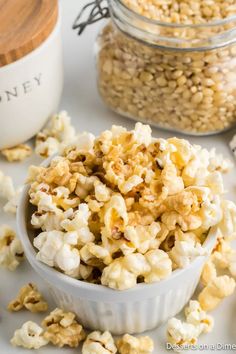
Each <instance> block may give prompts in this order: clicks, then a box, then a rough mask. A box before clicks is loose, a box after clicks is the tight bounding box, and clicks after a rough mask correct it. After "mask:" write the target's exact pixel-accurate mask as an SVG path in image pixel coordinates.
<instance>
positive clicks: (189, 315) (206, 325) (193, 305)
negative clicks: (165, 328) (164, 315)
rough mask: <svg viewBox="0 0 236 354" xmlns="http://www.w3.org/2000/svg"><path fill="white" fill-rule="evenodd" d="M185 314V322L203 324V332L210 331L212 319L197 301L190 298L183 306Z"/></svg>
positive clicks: (195, 324) (196, 324)
mask: <svg viewBox="0 0 236 354" xmlns="http://www.w3.org/2000/svg"><path fill="white" fill-rule="evenodd" d="M185 316H186V321H187V323H191V324H193V325H194V326H198V325H203V330H202V331H203V332H204V333H208V332H211V331H212V328H213V326H214V319H213V317H212V316H209V315H207V314H206V312H205V311H204V310H203V309H202V308H201V306H200V303H199V302H198V301H196V300H191V301H190V302H189V305H188V306H187V307H186V308H185Z"/></svg>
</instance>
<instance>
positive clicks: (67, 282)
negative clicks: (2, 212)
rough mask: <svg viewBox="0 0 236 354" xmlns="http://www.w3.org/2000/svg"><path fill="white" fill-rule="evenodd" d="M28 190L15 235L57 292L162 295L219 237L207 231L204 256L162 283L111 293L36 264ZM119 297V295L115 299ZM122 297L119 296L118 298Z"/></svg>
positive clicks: (22, 198) (215, 231) (26, 188)
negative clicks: (30, 223) (30, 236)
mask: <svg viewBox="0 0 236 354" xmlns="http://www.w3.org/2000/svg"><path fill="white" fill-rule="evenodd" d="M55 156H56V155H54V156H52V157H50V158H49V159H46V160H45V161H43V163H42V164H41V166H47V165H48V164H49V162H50V161H51V160H52V159H53V158H54V157H55ZM29 188H30V185H29V184H26V185H25V186H24V188H23V190H22V192H21V195H20V199H19V205H18V207H17V231H18V235H19V238H20V240H21V242H22V245H23V248H24V251H25V254H26V258H27V259H28V261H29V262H30V264H31V266H32V267H33V268H34V269H35V270H36V271H37V272H38V273H39V274H40V275H41V276H43V278H48V279H50V282H52V283H54V285H55V286H57V287H59V288H61V289H64V290H65V289H66V288H67V287H70V288H71V287H73V288H74V289H78V288H79V289H80V290H82V291H83V292H85V293H87V292H96V293H100V294H101V295H102V294H103V295H104V294H108V293H109V294H110V295H112V296H114V295H115V297H116V298H117V297H122V298H123V297H126V296H127V295H129V296H130V295H131V296H132V294H135V293H139V292H144V291H145V292H146V291H147V290H148V291H150V294H151V293H152V291H157V290H158V291H160V290H162V291H164V290H165V289H166V288H170V285H169V284H170V283H171V282H172V281H175V282H179V279H180V278H181V277H183V276H185V274H187V273H191V272H192V270H193V269H194V268H196V267H197V268H199V267H200V266H202V265H203V263H204V260H205V259H206V258H207V257H209V256H210V253H211V252H212V250H213V248H214V246H215V243H216V240H217V238H218V237H219V236H220V230H219V228H218V227H217V226H214V227H212V228H210V230H209V232H208V235H207V238H206V240H205V241H204V243H203V247H204V248H205V250H206V255H203V256H198V257H196V258H195V259H194V260H193V261H192V262H191V263H190V265H189V266H188V267H186V268H182V269H176V270H173V271H172V273H171V275H170V276H169V277H167V278H165V279H162V280H160V281H158V282H154V283H150V284H147V283H139V284H137V285H136V286H135V287H133V288H130V289H127V290H115V289H111V288H109V287H107V286H104V285H102V284H92V283H89V282H86V281H82V280H79V279H75V278H72V277H71V276H69V275H66V274H64V273H61V272H60V271H58V270H57V269H55V268H53V267H49V266H48V265H46V264H44V263H43V262H41V261H39V260H37V259H36V254H37V253H36V251H35V249H34V247H33V245H32V243H31V242H30V240H29V233H28V227H27V224H28V223H27V220H28V218H27V217H28V207H29V205H30V203H29V194H28V192H29ZM119 294H120V295H119ZM121 294H123V296H121Z"/></svg>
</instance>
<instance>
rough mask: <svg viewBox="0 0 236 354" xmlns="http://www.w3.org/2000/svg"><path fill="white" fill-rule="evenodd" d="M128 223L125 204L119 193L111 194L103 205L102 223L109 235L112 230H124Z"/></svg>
mask: <svg viewBox="0 0 236 354" xmlns="http://www.w3.org/2000/svg"><path fill="white" fill-rule="evenodd" d="M127 223H128V215H127V210H126V205H125V201H124V199H123V197H122V196H121V195H118V194H117V195H113V196H112V197H111V199H110V200H109V202H107V203H106V204H105V206H104V224H105V227H106V229H107V230H109V232H110V234H111V237H112V236H113V233H114V232H117V231H121V232H124V230H125V226H126V225H127Z"/></svg>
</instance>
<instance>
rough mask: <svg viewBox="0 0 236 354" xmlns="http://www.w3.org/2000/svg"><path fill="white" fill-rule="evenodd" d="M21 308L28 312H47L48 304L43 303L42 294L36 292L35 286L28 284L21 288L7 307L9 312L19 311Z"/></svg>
mask: <svg viewBox="0 0 236 354" xmlns="http://www.w3.org/2000/svg"><path fill="white" fill-rule="evenodd" d="M23 307H25V308H26V309H27V310H29V311H30V312H45V311H47V309H48V304H47V303H46V301H44V299H43V297H42V294H41V293H40V292H39V291H38V288H37V286H36V285H35V284H31V283H29V284H27V285H25V286H23V287H22V288H21V289H20V291H19V293H18V295H17V297H16V298H15V299H14V300H12V301H11V302H10V303H9V304H8V306H7V308H8V310H10V311H20V310H21V309H22V308H23Z"/></svg>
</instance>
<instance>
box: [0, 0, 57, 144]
mask: <svg viewBox="0 0 236 354" xmlns="http://www.w3.org/2000/svg"><path fill="white" fill-rule="evenodd" d="M0 9H1V10H0V149H3V148H6V147H11V146H14V145H17V144H19V143H22V142H24V141H26V140H28V139H29V138H31V137H33V136H34V135H35V134H36V133H37V132H38V131H39V130H40V129H41V128H42V127H43V125H44V124H45V123H46V121H47V119H48V118H49V116H50V115H51V114H53V113H54V112H55V111H56V110H57V107H58V105H59V101H60V97H61V93H62V87H63V63H62V43H61V32H60V16H59V11H58V1H57V0H48V1H45V0H21V1H18V0H0Z"/></svg>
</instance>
